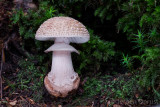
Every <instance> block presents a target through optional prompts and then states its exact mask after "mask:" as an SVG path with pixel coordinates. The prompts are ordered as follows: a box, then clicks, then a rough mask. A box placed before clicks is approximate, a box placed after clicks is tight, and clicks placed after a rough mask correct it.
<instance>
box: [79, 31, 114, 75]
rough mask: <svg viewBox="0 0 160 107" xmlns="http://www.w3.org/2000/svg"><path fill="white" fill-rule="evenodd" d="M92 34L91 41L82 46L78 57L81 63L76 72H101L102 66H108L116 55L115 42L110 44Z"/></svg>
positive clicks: (91, 32)
mask: <svg viewBox="0 0 160 107" xmlns="http://www.w3.org/2000/svg"><path fill="white" fill-rule="evenodd" d="M89 32H90V40H89V41H88V42H87V43H85V44H82V46H81V49H80V55H79V56H77V61H78V62H80V64H77V65H79V66H78V67H76V68H77V69H76V71H77V72H78V73H79V74H80V73H81V72H83V71H84V72H85V71H86V72H89V71H92V72H93V71H95V72H96V71H99V70H100V69H101V66H102V65H104V64H106V63H107V61H108V60H109V59H111V58H112V57H113V56H114V55H115V51H114V46H115V43H114V42H108V41H104V40H101V39H100V37H98V36H96V35H94V34H93V31H92V30H89Z"/></svg>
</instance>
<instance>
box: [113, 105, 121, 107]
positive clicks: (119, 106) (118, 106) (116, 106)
mask: <svg viewBox="0 0 160 107" xmlns="http://www.w3.org/2000/svg"><path fill="white" fill-rule="evenodd" d="M113 107H122V106H121V105H118V104H114V105H113Z"/></svg>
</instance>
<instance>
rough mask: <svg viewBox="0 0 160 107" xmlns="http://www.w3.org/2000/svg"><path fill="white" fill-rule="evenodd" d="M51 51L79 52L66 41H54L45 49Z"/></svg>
mask: <svg viewBox="0 0 160 107" xmlns="http://www.w3.org/2000/svg"><path fill="white" fill-rule="evenodd" d="M51 51H70V52H76V53H78V54H79V52H78V51H77V50H76V49H75V48H74V47H72V46H71V45H68V44H66V43H56V44H53V45H52V46H51V47H49V48H48V49H47V50H45V52H46V53H47V52H51Z"/></svg>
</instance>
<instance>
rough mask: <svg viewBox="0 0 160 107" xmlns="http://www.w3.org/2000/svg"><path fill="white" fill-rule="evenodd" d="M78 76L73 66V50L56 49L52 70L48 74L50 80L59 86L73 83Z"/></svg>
mask: <svg viewBox="0 0 160 107" xmlns="http://www.w3.org/2000/svg"><path fill="white" fill-rule="evenodd" d="M77 76H78V74H77V73H75V72H74V69H73V66H72V59H71V52H69V51H54V52H53V55H52V68H51V72H50V73H49V74H48V79H49V80H50V82H51V83H53V84H55V85H57V86H64V85H72V84H73V81H74V80H75V79H76V77H77Z"/></svg>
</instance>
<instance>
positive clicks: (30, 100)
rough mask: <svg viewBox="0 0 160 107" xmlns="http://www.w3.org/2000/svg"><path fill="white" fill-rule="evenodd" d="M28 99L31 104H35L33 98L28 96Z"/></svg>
mask: <svg viewBox="0 0 160 107" xmlns="http://www.w3.org/2000/svg"><path fill="white" fill-rule="evenodd" d="M27 99H28V101H29V102H30V103H31V104H35V102H34V101H33V100H32V99H30V98H27Z"/></svg>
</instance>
